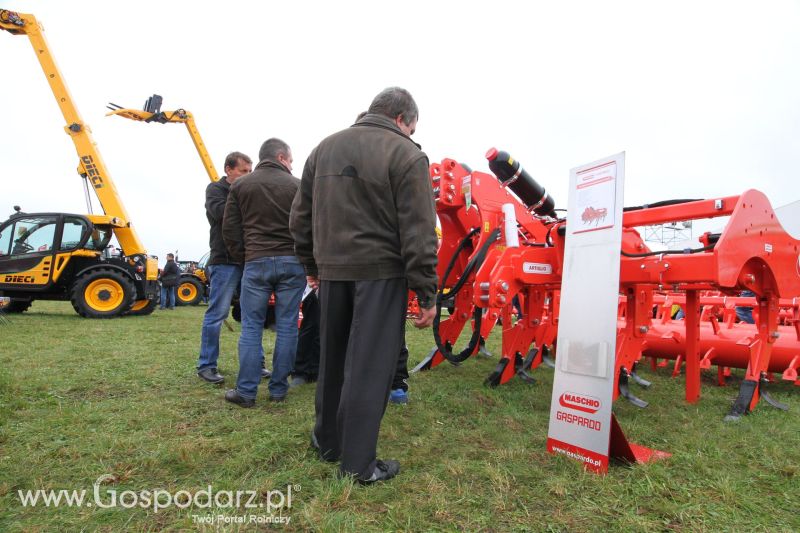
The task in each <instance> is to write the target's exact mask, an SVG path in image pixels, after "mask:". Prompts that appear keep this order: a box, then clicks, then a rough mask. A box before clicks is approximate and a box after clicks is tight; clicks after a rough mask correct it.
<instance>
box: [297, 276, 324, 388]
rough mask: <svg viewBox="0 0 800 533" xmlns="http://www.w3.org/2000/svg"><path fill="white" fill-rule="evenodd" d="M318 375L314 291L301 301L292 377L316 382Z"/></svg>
mask: <svg viewBox="0 0 800 533" xmlns="http://www.w3.org/2000/svg"><path fill="white" fill-rule="evenodd" d="M317 374H319V298H317V294H316V293H315V292H314V291H311V292H309V293H308V296H306V298H305V300H303V323H302V324H300V331H299V332H298V335H297V355H296V356H295V359H294V370H292V375H293V376H300V377H303V378H305V379H306V381H316V380H317Z"/></svg>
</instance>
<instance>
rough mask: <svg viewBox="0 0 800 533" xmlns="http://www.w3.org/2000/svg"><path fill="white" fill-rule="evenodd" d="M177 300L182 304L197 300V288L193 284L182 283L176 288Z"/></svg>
mask: <svg viewBox="0 0 800 533" xmlns="http://www.w3.org/2000/svg"><path fill="white" fill-rule="evenodd" d="M178 298H180V300H181V301H182V302H191V301H192V300H194V299H195V298H197V287H195V286H194V283H188V282H187V283H182V284H181V285H180V286H179V287H178Z"/></svg>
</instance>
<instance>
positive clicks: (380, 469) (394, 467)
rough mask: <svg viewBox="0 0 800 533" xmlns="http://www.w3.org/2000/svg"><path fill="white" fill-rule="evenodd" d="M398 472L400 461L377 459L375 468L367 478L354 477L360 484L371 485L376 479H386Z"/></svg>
mask: <svg viewBox="0 0 800 533" xmlns="http://www.w3.org/2000/svg"><path fill="white" fill-rule="evenodd" d="M399 473H400V463H398V462H397V461H395V460H393V459H389V460H387V461H381V460H380V459H378V461H377V462H376V463H375V470H374V471H373V472H372V475H371V476H370V477H369V478H367V479H356V481H358V482H359V484H361V485H372V484H373V483H377V482H378V481H388V480H390V479H392V478H393V477H394V476H396V475H397V474H399Z"/></svg>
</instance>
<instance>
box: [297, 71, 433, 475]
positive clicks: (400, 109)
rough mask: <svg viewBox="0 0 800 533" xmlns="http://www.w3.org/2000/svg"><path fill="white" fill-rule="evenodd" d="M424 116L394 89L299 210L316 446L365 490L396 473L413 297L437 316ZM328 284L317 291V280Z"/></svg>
mask: <svg viewBox="0 0 800 533" xmlns="http://www.w3.org/2000/svg"><path fill="white" fill-rule="evenodd" d="M417 116H418V110H417V105H416V103H415V102H414V99H413V98H412V97H411V95H410V94H409V93H408V91H406V90H405V89H400V88H398V87H392V88H389V89H386V90H384V91H382V92H381V93H380V94H379V95H378V96H376V97H375V99H374V100H373V101H372V104H371V105H370V108H369V110H368V112H367V115H366V116H364V117H363V118H362V119H360V120H358V121H357V122H356V123H355V124H354V125H353V126H351V127H350V128H348V129H346V130H343V131H340V132H339V133H335V134H333V135H331V136H330V137H328V138H327V139H325V140H323V141H322V142H321V143H320V144H319V146H317V147H316V148H315V149H314V150H313V151H312V152H311V155H310V156H309V158H308V161H306V165H305V168H304V169H303V179H302V182H301V184H300V191H299V192H298V194H297V196H296V197H295V200H294V203H293V204H292V221H291V228H292V235H293V236H294V239H295V251H296V253H297V256H298V257H299V258H300V261H301V262H302V263H303V265H304V266H305V268H306V274H307V276H308V282H309V284H310V285H312V286H315V285H317V284H319V288H320V298H319V299H320V305H321V333H320V344H321V361H320V372H319V384H318V385H317V397H316V414H317V419H316V425H315V428H314V431H313V433H312V444H313V445H314V446H315V447H318V449H319V454H320V457H321V458H322V459H325V460H328V461H337V460H339V459H341V466H340V471H341V473H342V474H345V475H352V476H354V477H355V478H356V479H357V480H358V481H359V482H361V483H373V482H375V481H382V480H386V479H390V478H392V477H394V476H395V475H397V473H398V472H399V470H400V465H399V463H398V462H397V461H381V460H377V459H376V446H377V442H378V432H379V430H380V423H381V419H382V418H383V413H384V411H385V409H386V402H387V399H388V397H389V391H390V388H391V386H392V378H393V377H394V373H395V366H396V364H397V359H398V356H399V351H400V350H399V348H400V346H402V342H403V335H404V329H405V316H406V306H407V302H408V300H407V296H408V288H409V287H410V288H411V289H413V290H414V291H415V292H416V293H417V296H418V298H419V301H420V307H421V308H422V313H421V316H420V317H419V318H418V319H417V320H416V321H415V325H416V326H417V327H427V326H429V325H430V324H431V322H432V321H433V317H434V314H435V306H434V297H435V292H436V246H437V241H436V233H435V227H436V212H435V209H434V203H433V191H432V190H431V186H430V181H429V177H428V159H427V157H426V156H425V154H424V153H423V152H422V151H421V150H420V148H419V146H418V145H416V144H415V143H414V142H413V141H412V140H411V138H410V136H411V135H412V134H413V133H414V130H415V129H416V124H417ZM320 280H321V281H320Z"/></svg>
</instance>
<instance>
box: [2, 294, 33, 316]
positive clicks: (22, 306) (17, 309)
mask: <svg viewBox="0 0 800 533" xmlns="http://www.w3.org/2000/svg"><path fill="white" fill-rule="evenodd" d="M31 305H33V300H25V299H17V298H11V301H10V302H9V303H8V305H7V306H5V307H3V312H4V313H24V312H25V311H27V310H28V309H29V308H30V306H31Z"/></svg>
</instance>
